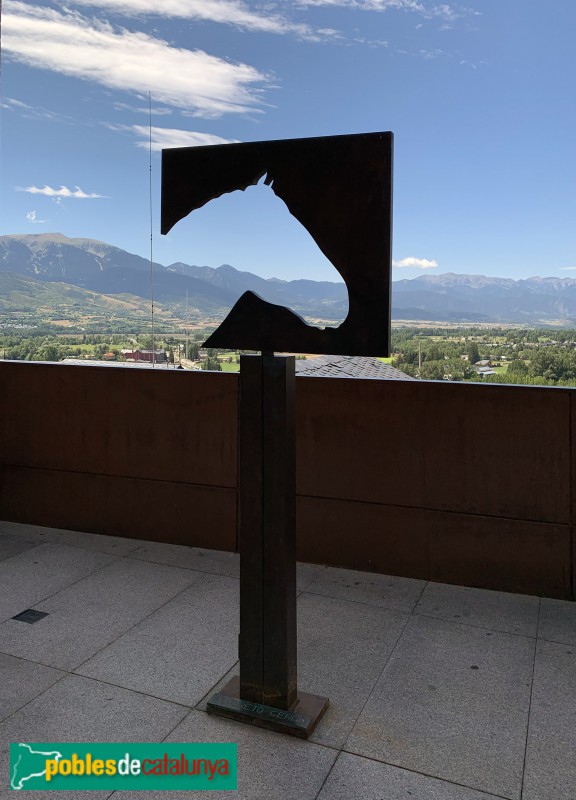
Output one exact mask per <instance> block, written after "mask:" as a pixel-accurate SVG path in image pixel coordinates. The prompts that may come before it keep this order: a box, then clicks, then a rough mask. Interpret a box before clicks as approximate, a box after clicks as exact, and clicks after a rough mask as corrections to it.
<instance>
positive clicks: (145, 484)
mask: <svg viewBox="0 0 576 800" xmlns="http://www.w3.org/2000/svg"><path fill="white" fill-rule="evenodd" d="M0 519H7V520H11V521H13V522H26V523H30V524H35V525H42V526H45V527H49V528H65V529H67V530H76V531H88V532H90V533H104V534H109V535H111V536H127V537H129V538H133V539H151V540H153V541H158V542H171V543H173V544H187V545H191V546H194V547H205V548H208V549H211V550H234V549H235V547H236V491H235V490H234V489H219V488H212V487H207V486H187V485H185V484H178V485H175V484H171V483H167V482H164V481H149V480H142V479H137V478H119V477H110V476H106V475H87V474H82V473H74V472H58V471H55V470H48V469H22V468H19V467H0Z"/></svg>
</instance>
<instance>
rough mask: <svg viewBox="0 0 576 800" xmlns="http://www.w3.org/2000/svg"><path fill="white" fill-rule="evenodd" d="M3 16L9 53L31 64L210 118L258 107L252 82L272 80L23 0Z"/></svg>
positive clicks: (9, 0) (9, 1) (9, 3)
mask: <svg viewBox="0 0 576 800" xmlns="http://www.w3.org/2000/svg"><path fill="white" fill-rule="evenodd" d="M2 22H3V31H2V33H3V41H2V44H3V49H4V52H5V53H6V54H8V55H9V56H10V57H11V58H12V59H15V60H17V61H20V62H22V63H24V64H27V65H28V66H31V67H39V68H41V69H48V70H51V71H53V72H58V73H60V74H62V75H68V76H72V77H75V78H82V79H84V80H90V81H94V82H96V83H99V84H101V85H103V86H106V87H108V88H111V89H119V90H122V91H127V92H135V93H137V94H139V95H147V94H148V92H151V93H152V97H153V99H154V101H155V102H157V103H162V104H165V105H169V106H174V107H177V108H182V109H188V110H190V111H193V112H194V113H195V114H196V115H198V116H204V117H215V116H220V115H222V114H227V113H241V114H242V113H246V112H248V111H254V107H255V106H257V105H258V103H260V102H261V101H260V93H259V90H258V89H256V88H254V85H255V84H263V83H264V82H265V81H266V77H265V76H264V75H263V74H261V73H260V72H258V70H256V69H255V68H254V67H251V66H249V65H247V64H241V63H238V64H233V63H231V62H228V61H224V60H223V59H220V58H217V57H215V56H211V55H209V54H208V53H205V52H204V51H202V50H185V49H182V48H176V47H172V46H171V45H169V44H168V43H167V42H165V41H162V40H161V39H155V38H154V37H152V36H149V35H148V34H145V33H133V32H130V31H127V30H124V29H114V28H113V27H112V26H111V25H110V24H109V23H106V22H102V21H97V20H94V19H92V20H89V19H87V18H85V17H83V16H81V15H80V14H77V13H64V14H61V13H59V12H58V11H55V10H53V9H51V8H47V7H40V6H32V5H28V4H26V3H22V2H20V0H5V2H4V15H3V20H2Z"/></svg>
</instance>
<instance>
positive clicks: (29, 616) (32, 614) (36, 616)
mask: <svg viewBox="0 0 576 800" xmlns="http://www.w3.org/2000/svg"><path fill="white" fill-rule="evenodd" d="M47 616H48V614H47V613H46V612H45V611H36V609H34V608H27V609H26V611H22V612H20V614H16V616H15V617H12V619H17V620H18V622H27V623H28V624H29V625H33V624H34V623H35V622H38V620H40V619H43V618H44V617H47Z"/></svg>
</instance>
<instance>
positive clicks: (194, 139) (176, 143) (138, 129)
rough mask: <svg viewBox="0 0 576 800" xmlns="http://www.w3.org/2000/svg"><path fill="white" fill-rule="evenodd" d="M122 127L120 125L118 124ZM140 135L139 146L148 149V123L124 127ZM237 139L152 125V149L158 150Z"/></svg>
mask: <svg viewBox="0 0 576 800" xmlns="http://www.w3.org/2000/svg"><path fill="white" fill-rule="evenodd" d="M117 127H120V126H117ZM124 130H130V131H132V132H133V133H135V134H136V136H138V138H139V141H138V142H136V146H137V147H142V148H144V149H146V150H148V148H149V147H150V128H149V127H148V126H146V125H131V126H129V127H128V126H127V127H126V128H124ZM237 141H238V140H237V139H223V138H222V137H221V136H215V135H214V134H213V133H198V132H197V131H183V130H179V129H177V128H155V127H152V150H154V151H158V150H162V149H163V148H167V147H197V146H199V145H206V144H231V143H232V142H237Z"/></svg>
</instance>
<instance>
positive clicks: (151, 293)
mask: <svg viewBox="0 0 576 800" xmlns="http://www.w3.org/2000/svg"><path fill="white" fill-rule="evenodd" d="M0 2H1V0H0ZM148 106H149V112H150V115H149V120H150V122H149V141H148V145H149V147H148V155H149V168H150V174H149V186H148V193H149V198H148V201H149V208H150V312H151V318H152V368H154V367H155V366H156V340H155V336H154V233H153V231H154V228H153V221H154V219H153V213H152V93H151V92H148Z"/></svg>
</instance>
